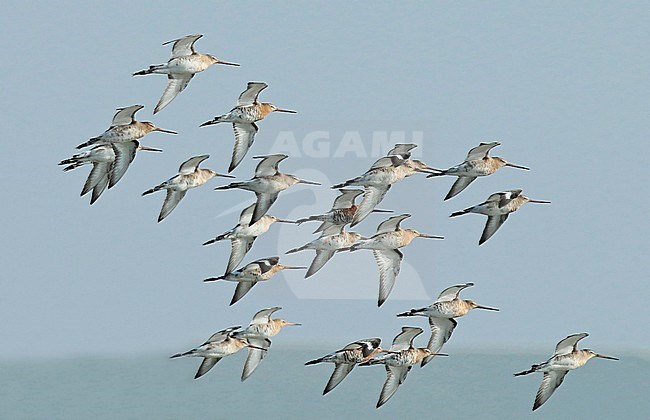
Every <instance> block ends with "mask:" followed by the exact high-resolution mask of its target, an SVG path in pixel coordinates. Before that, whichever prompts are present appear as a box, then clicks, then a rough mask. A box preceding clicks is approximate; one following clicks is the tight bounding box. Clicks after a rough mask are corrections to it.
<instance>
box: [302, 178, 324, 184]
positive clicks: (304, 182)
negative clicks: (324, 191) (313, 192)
mask: <svg viewBox="0 0 650 420" xmlns="http://www.w3.org/2000/svg"><path fill="white" fill-rule="evenodd" d="M298 184H307V185H321V183H320V182H315V181H305V180H304V179H299V180H298Z"/></svg>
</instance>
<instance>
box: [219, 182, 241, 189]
mask: <svg viewBox="0 0 650 420" xmlns="http://www.w3.org/2000/svg"><path fill="white" fill-rule="evenodd" d="M242 185H244V183H243V182H231V183H230V184H228V185H222V186H221V187H216V188H215V190H230V189H232V188H239V187H241V186H242Z"/></svg>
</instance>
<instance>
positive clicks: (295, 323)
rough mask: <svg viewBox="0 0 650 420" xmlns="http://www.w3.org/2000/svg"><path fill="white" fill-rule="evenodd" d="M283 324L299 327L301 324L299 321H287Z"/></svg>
mask: <svg viewBox="0 0 650 420" xmlns="http://www.w3.org/2000/svg"><path fill="white" fill-rule="evenodd" d="M284 325H287V326H290V327H300V326H302V324H301V323H300V322H287V323H285V324H284Z"/></svg>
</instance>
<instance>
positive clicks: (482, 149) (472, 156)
mask: <svg viewBox="0 0 650 420" xmlns="http://www.w3.org/2000/svg"><path fill="white" fill-rule="evenodd" d="M500 144H501V143H499V142H498V141H493V142H492V143H481V144H479V145H478V146H476V147H474V148H472V149H470V150H469V152H468V153H467V157H466V158H465V161H466V162H467V161H470V160H478V159H483V158H484V157H486V156H487V155H488V153H489V152H490V150H491V149H492V148H494V147H497V146H499V145H500Z"/></svg>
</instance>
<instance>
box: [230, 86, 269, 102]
mask: <svg viewBox="0 0 650 420" xmlns="http://www.w3.org/2000/svg"><path fill="white" fill-rule="evenodd" d="M267 87H269V85H267V84H266V83H264V82H248V85H247V86H246V90H245V91H243V92H242V93H241V95H239V99H238V100H237V106H246V105H253V104H254V103H256V102H257V97H258V96H259V94H260V92H261V91H263V90H264V89H266V88H267Z"/></svg>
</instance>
